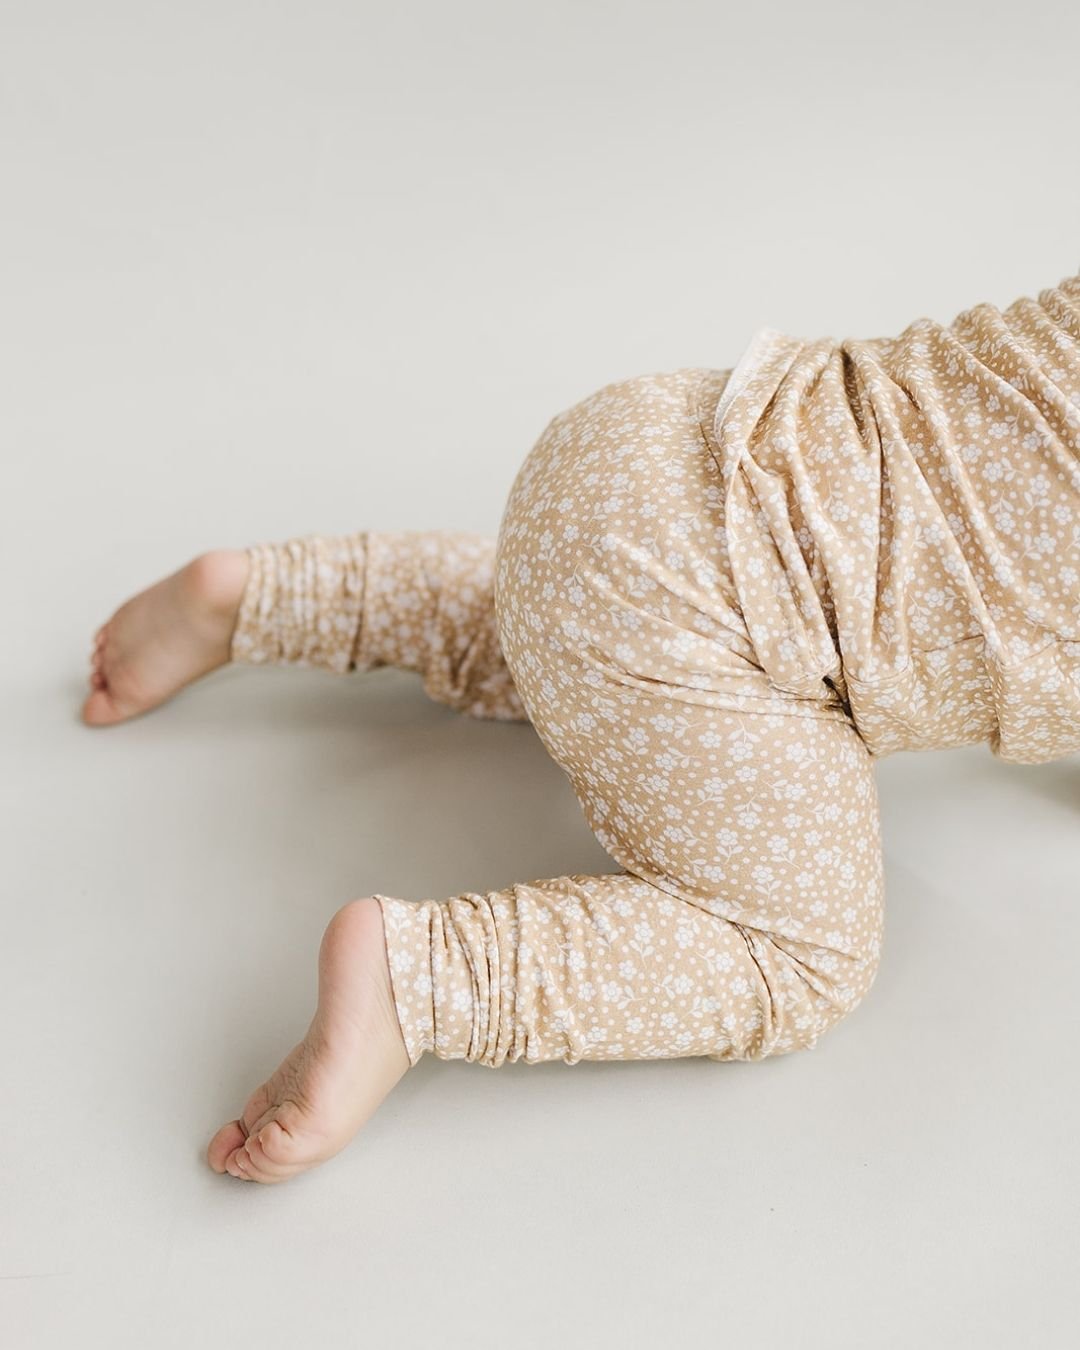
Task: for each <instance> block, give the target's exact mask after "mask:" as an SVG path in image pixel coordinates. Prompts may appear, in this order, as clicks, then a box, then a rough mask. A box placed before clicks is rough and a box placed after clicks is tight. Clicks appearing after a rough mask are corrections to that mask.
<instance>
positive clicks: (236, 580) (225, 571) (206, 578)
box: [183, 548, 251, 621]
mask: <svg viewBox="0 0 1080 1350" xmlns="http://www.w3.org/2000/svg"><path fill="white" fill-rule="evenodd" d="M250 568H251V563H250V560H249V558H248V554H247V551H246V550H245V549H235V548H217V549H211V550H209V551H208V552H206V553H200V554H199V555H198V556H197V557H195V558H192V560H191V562H189V563H188V565H187V566H186V567H185V568H184V569H183V578H184V582H185V585H186V587H187V589H188V594H189V596H190V598H191V599H192V601H193V602H194V603H195V604H197V605H198V606H199V607H200V608H201V609H203V610H205V611H209V612H210V613H211V614H213V615H214V616H216V617H219V618H221V619H232V620H234V621H235V619H236V615H237V613H238V612H239V609H240V602H241V600H242V599H243V597H244V590H245V588H246V586H247V581H248V574H249V572H250Z"/></svg>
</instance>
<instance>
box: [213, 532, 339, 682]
mask: <svg viewBox="0 0 1080 1350" xmlns="http://www.w3.org/2000/svg"><path fill="white" fill-rule="evenodd" d="M245 551H246V553H247V556H248V562H249V564H250V570H249V573H248V579H247V585H246V586H245V588H244V594H243V596H242V598H241V601H240V609H239V612H238V614H237V620H236V627H235V629H234V631H233V637H232V643H231V647H230V657H231V659H232V660H233V661H236V662H242V663H247V664H252V665H266V664H273V665H292V666H308V667H313V668H317V669H322V670H330V671H334V672H337V673H344V672H345V671H348V670H350V669H352V668H353V661H354V658H355V645H356V641H357V637H358V634H359V632H360V625H361V617H362V615H363V606H364V581H365V555H366V539H365V536H364V535H363V534H362V533H360V534H355V535H345V536H341V537H337V538H323V537H321V536H319V535H310V536H306V537H302V538H295V539H288V540H286V541H285V542H283V543H275V544H253V545H251V546H249V547H248V548H247V549H246V550H245Z"/></svg>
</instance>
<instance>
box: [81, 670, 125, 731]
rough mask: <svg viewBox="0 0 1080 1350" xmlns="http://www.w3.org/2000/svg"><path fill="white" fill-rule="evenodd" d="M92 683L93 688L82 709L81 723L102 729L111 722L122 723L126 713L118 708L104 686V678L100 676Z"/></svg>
mask: <svg viewBox="0 0 1080 1350" xmlns="http://www.w3.org/2000/svg"><path fill="white" fill-rule="evenodd" d="M93 683H94V687H93V689H92V690H91V691H90V693H89V694H88V695H87V698H86V701H85V703H84V704H83V707H82V716H83V721H84V722H86V723H88V724H89V725H90V726H92V727H104V726H109V725H110V724H111V723H113V722H120V721H123V719H124V718H125V717H126V716H127V713H126V712H125V711H124V709H123V708H121V707H120V706H119V704H118V703H117V701H116V699H115V698H114V697H113V695H112V693H111V691H110V690H109V689H108V687H107V686H106V684H105V677H104V676H100V677H99V678H98V679H97V680H95V681H94V682H93Z"/></svg>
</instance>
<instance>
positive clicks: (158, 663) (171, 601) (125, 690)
mask: <svg viewBox="0 0 1080 1350" xmlns="http://www.w3.org/2000/svg"><path fill="white" fill-rule="evenodd" d="M248 566H249V564H248V556H247V553H246V552H245V551H243V550H240V549H215V550H214V551H213V552H211V553H203V554H200V555H199V557H197V558H195V559H194V560H193V561H192V562H189V563H188V564H187V566H186V567H182V568H181V569H180V570H179V571H178V572H174V573H173V574H172V575H171V576H167V577H165V578H164V579H163V580H161V581H159V582H157V583H156V585H153V586H151V587H149V588H148V589H147V590H145V591H141V592H140V593H139V594H138V595H136V596H134V597H133V598H132V599H130V600H128V601H127V603H126V604H124V605H121V607H120V608H119V609H118V610H117V611H116V613H115V614H114V615H113V616H112V618H111V619H109V621H108V622H107V623H106V624H104V625H103V626H102V627H101V628H100V629H98V631H97V633H96V634H95V637H94V652H93V655H92V657H91V671H90V693H89V695H88V696H87V698H86V701H85V703H84V704H83V709H82V715H83V720H84V721H85V722H88V723H89V724H90V725H91V726H108V725H110V724H111V723H113V722H122V721H124V720H125V719H126V718H128V717H134V716H135V715H136V714H137V713H144V712H148V711H149V710H150V709H151V708H156V707H157V706H158V704H159V703H164V702H165V700H166V699H167V698H171V697H172V695H173V694H175V693H176V691H177V690H178V689H182V688H183V687H184V685H186V684H190V683H191V682H192V680H197V679H198V678H199V677H200V676H202V675H207V674H209V673H210V671H212V670H216V669H217V668H218V666H223V665H225V664H226V663H227V661H228V660H229V649H230V644H231V641H232V634H233V629H234V628H235V626H236V616H237V612H238V610H239V608H240V601H241V599H242V598H243V594H244V587H245V585H246V584H247V577H248Z"/></svg>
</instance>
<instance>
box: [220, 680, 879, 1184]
mask: <svg viewBox="0 0 1080 1350" xmlns="http://www.w3.org/2000/svg"><path fill="white" fill-rule="evenodd" d="M637 708H638V715H635V713H634V709H633V705H631V704H629V703H628V704H626V705H624V706H623V707H622V708H620V709H616V708H615V707H614V706H613V707H612V709H611V722H612V725H611V728H610V730H609V732H608V733H606V734H609V735H610V736H611V737H612V738H613V739H614V738H617V735H618V733H617V732H616V729H615V728H616V727H617V726H619V727H624V728H625V731H626V740H625V742H624V744H626V745H628V746H630V747H632V751H631V753H632V755H633V757H634V759H635V760H637V761H639V762H640V765H641V770H642V771H641V772H640V773H637V772H630V773H627V774H626V775H625V776H623V777H622V778H621V779H620V780H619V781H618V782H613V783H612V797H611V799H610V802H609V805H608V806H607V807H606V808H604V810H603V811H602V812H601V815H602V817H603V818H604V819H605V821H606V823H605V824H604V825H602V826H601V827H600V831H599V832H600V833H602V834H604V835H605V836H606V837H605V843H607V844H608V845H609V846H610V847H612V848H613V851H616V852H618V853H620V854H622V855H623V856H625V857H632V858H634V859H635V867H634V869H633V870H628V869H626V870H623V871H621V872H614V873H606V874H601V875H597V876H588V875H581V874H571V875H566V876H560V877H554V878H550V879H543V880H538V881H531V882H520V883H517V884H514V885H511V886H508V887H506V888H504V889H502V890H497V891H492V892H487V893H476V892H463V893H461V894H459V895H456V896H452V897H450V898H449V899H445V900H434V899H432V900H424V901H421V902H419V903H417V902H414V901H409V900H404V899H399V898H397V897H394V896H387V895H376V896H373V897H367V898H365V899H364V900H360V901H355V902H353V904H351V905H348V906H346V907H345V909H344V910H342V911H341V912H340V913H339V914H338V915H337V916H336V917H335V919H334V920H333V921H332V923H331V925H330V928H329V929H328V930H327V935H326V938H325V939H324V941H323V949H322V953H321V956H320V967H319V972H320V980H319V1007H318V1011H317V1012H316V1015H315V1018H314V1020H313V1021H312V1024H311V1027H310V1029H309V1031H308V1033H307V1036H306V1037H305V1039H304V1041H303V1042H301V1044H300V1045H298V1046H297V1047H296V1048H295V1049H294V1050H293V1051H292V1052H291V1053H290V1054H289V1055H288V1056H287V1057H286V1059H285V1061H284V1063H283V1064H282V1065H281V1067H280V1068H279V1069H278V1070H277V1071H276V1072H275V1073H274V1074H273V1075H272V1076H271V1077H270V1079H269V1080H268V1081H267V1082H266V1083H264V1084H263V1085H262V1086H261V1087H259V1088H258V1089H257V1090H256V1091H255V1093H253V1094H252V1096H251V1097H250V1098H249V1100H248V1103H247V1106H246V1107H245V1109H244V1111H243V1113H242V1114H241V1116H240V1118H239V1119H238V1120H235V1121H230V1122H229V1123H228V1124H227V1125H224V1126H223V1127H222V1128H221V1129H220V1130H219V1131H218V1133H217V1134H216V1135H215V1137H214V1139H213V1141H212V1142H211V1145H210V1149H209V1161H210V1164H211V1166H212V1167H214V1168H215V1170H217V1171H219V1172H221V1171H228V1172H229V1173H230V1174H231V1175H233V1176H236V1177H241V1178H244V1179H247V1180H255V1181H264V1182H265V1181H281V1180H285V1179H287V1178H288V1177H291V1176H293V1175H295V1174H296V1173H297V1172H299V1171H302V1170H304V1169H306V1168H308V1167H311V1166H313V1165H315V1164H316V1163H319V1162H322V1161H324V1160H325V1159H327V1158H329V1157H331V1156H332V1155H333V1154H335V1153H337V1152H339V1151H340V1149H342V1148H343V1147H344V1146H345V1145H346V1144H347V1143H348V1141H349V1139H350V1138H351V1137H352V1135H353V1134H354V1133H355V1131H356V1130H357V1129H358V1128H359V1126H360V1125H361V1124H363V1122H364V1121H365V1120H367V1119H368V1117H369V1116H370V1115H371V1114H372V1112H373V1111H374V1110H375V1109H376V1108H377V1107H378V1105H379V1103H380V1102H381V1101H382V1099H383V1097H384V1096H385V1095H386V1093H387V1092H389V1091H390V1090H391V1088H392V1087H393V1086H394V1085H395V1084H396V1083H397V1081H398V1080H399V1079H400V1078H401V1077H402V1075H403V1074H404V1073H405V1072H406V1070H407V1069H408V1068H409V1067H410V1066H411V1065H415V1064H416V1063H417V1061H418V1060H419V1059H420V1058H421V1057H422V1055H423V1054H425V1053H431V1054H434V1055H435V1056H436V1057H438V1058H440V1059H447V1060H449V1059H462V1060H468V1061H472V1062H474V1063H480V1064H484V1065H487V1066H489V1067H497V1066H499V1065H501V1064H503V1063H505V1062H506V1061H508V1060H509V1061H514V1060H519V1059H524V1060H525V1061H526V1062H527V1063H540V1062H543V1061H549V1060H563V1061H564V1062H566V1063H568V1064H575V1063H578V1062H579V1061H581V1060H612V1059H624V1060H626V1059H658V1058H676V1057H684V1056H705V1057H708V1058H710V1059H714V1060H720V1061H723V1060H759V1059H764V1058H766V1057H767V1056H770V1055H779V1054H785V1053H788V1052H791V1051H795V1050H800V1049H810V1048H812V1047H813V1046H814V1045H816V1043H817V1041H818V1039H819V1038H820V1037H821V1035H822V1034H823V1033H824V1032H825V1031H827V1030H828V1029H829V1028H830V1027H832V1026H834V1025H835V1024H836V1023H837V1022H838V1021H840V1019H841V1018H842V1017H843V1016H844V1015H845V1014H846V1013H848V1012H850V1011H851V1010H852V1009H853V1008H854V1007H855V1006H856V1005H857V1004H858V1003H859V1002H860V1001H861V999H862V998H863V997H864V996H865V994H866V993H867V991H868V990H869V988H870V986H871V984H872V982H873V979H874V976H875V973H876V970H877V965H878V959H879V956H880V950H881V937H882V926H883V917H884V909H883V898H884V893H883V875H882V864H881V849H880V836H879V823H878V813H877V795H876V790H875V784H874V779H873V766H872V761H871V758H870V755H869V753H868V752H867V750H866V748H865V747H864V746H863V745H862V743H861V742H860V740H859V738H858V736H857V734H856V732H855V731H854V729H853V728H852V727H850V726H849V725H846V724H845V723H844V722H842V721H839V720H826V719H820V718H811V717H802V716H776V715H772V716H770V715H768V714H760V713H752V714H746V715H737V714H733V713H730V712H720V711H714V710H709V709H703V708H701V707H687V708H685V709H677V708H672V707H671V706H670V705H666V706H663V705H662V704H661V702H660V701H657V702H654V701H653V699H652V698H651V697H644V696H643V697H641V698H640V700H638V702H637ZM673 762H677V764H678V772H679V774H680V776H681V777H680V781H679V784H678V786H677V787H676V786H675V785H674V784H673V783H672V781H671V780H670V779H668V780H666V781H665V774H664V767H663V766H665V765H670V764H672V763H673ZM600 768H601V770H602V768H603V766H602V764H601V765H600ZM576 786H580V785H579V784H576ZM596 823H598V822H597V818H596V816H595V814H594V826H595V824H596ZM380 911H381V913H380ZM384 944H385V950H384Z"/></svg>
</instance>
